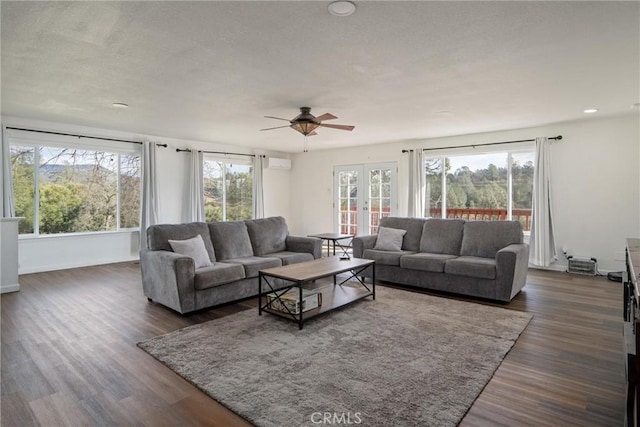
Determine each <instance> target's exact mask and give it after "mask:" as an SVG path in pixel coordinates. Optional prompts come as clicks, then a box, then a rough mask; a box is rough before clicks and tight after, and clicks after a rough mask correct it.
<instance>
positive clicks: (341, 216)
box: [333, 163, 398, 235]
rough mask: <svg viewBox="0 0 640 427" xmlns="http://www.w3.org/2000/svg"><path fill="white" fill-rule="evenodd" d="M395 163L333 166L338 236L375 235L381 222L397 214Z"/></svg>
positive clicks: (396, 170) (335, 218)
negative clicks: (339, 234) (382, 219)
mask: <svg viewBox="0 0 640 427" xmlns="http://www.w3.org/2000/svg"><path fill="white" fill-rule="evenodd" d="M397 172H398V168H397V165H396V163H375V164H364V165H347V166H335V167H334V168H333V189H334V190H333V194H334V202H333V206H334V223H335V230H336V232H337V233H341V234H352V235H366V234H376V233H377V232H378V224H379V223H380V218H383V217H386V216H391V215H395V214H396V209H397V207H398V200H397V195H396V193H397V191H396V187H397V184H396V177H397Z"/></svg>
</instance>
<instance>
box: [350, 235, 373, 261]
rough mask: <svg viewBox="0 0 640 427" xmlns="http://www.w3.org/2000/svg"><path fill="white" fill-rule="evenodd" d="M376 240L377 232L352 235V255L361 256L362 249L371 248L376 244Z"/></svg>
mask: <svg viewBox="0 0 640 427" xmlns="http://www.w3.org/2000/svg"><path fill="white" fill-rule="evenodd" d="M376 240H378V235H377V234H370V235H368V236H356V237H354V238H353V240H352V241H351V245H352V246H353V257H354V258H362V253H363V252H364V250H365V249H373V247H374V246H375V245H376Z"/></svg>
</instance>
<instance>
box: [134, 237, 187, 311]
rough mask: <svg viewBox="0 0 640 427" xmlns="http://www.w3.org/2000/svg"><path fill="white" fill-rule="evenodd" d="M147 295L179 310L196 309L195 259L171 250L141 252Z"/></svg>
mask: <svg viewBox="0 0 640 427" xmlns="http://www.w3.org/2000/svg"><path fill="white" fill-rule="evenodd" d="M140 271H141V272H142V289H143V292H144V295H145V296H146V297H147V298H150V299H152V300H153V301H156V302H159V303H160V304H162V305H165V306H167V307H169V308H172V309H174V310H176V311H178V312H180V313H183V314H184V313H187V312H190V311H193V310H195V309H196V296H195V286H194V278H195V264H194V261H193V258H190V257H187V256H184V255H181V254H177V253H174V252H170V251H153V250H149V249H143V250H142V251H140Z"/></svg>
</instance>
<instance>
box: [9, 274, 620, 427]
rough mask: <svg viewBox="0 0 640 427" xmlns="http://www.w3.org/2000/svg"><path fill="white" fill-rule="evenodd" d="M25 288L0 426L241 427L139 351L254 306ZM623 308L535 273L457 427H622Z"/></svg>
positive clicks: (19, 297)
mask: <svg viewBox="0 0 640 427" xmlns="http://www.w3.org/2000/svg"><path fill="white" fill-rule="evenodd" d="M20 285H21V290H20V292H18V293H13V294H3V295H2V296H1V297H0V299H1V310H2V312H1V343H2V361H1V363H2V372H1V373H2V377H1V397H2V408H1V409H2V411H1V413H0V417H1V421H2V425H3V426H33V425H41V426H80V425H97V426H108V425H145V426H165V425H167V426H178V425H179V426H204V425H207V426H243V425H248V423H247V422H246V421H244V420H243V419H241V418H240V417H238V416H236V415H235V414H233V413H232V412H230V411H228V410H227V409H226V408H224V407H222V406H221V405H219V404H218V403H216V402H215V401H214V400H212V399H210V398H209V397H207V396H206V395H205V394H204V393H202V392H200V391H199V390H198V389H197V388H195V387H194V386H192V385H190V384H189V383H187V382H186V381H185V380H183V379H182V378H180V377H179V376H178V375H176V374H174V373H173V372H172V371H171V370H169V369H168V368H166V367H165V366H163V365H162V364H161V363H159V362H157V361H156V360H155V359H153V358H152V357H151V356H149V355H148V354H146V353H145V352H143V351H142V350H140V349H138V348H137V347H136V343H137V342H139V341H142V340H144V339H147V338H150V337H153V336H156V335H160V334H164V333H167V332H171V331H174V330H176V329H179V328H182V327H185V326H188V325H192V324H195V323H200V322H205V321H207V320H211V319H215V318H219V317H223V316H226V315H229V314H232V313H235V312H238V311H241V310H246V309H250V308H254V307H255V305H256V301H255V300H250V301H246V302H242V303H238V304H232V305H228V306H224V307H221V308H217V309H211V310H206V311H203V312H200V313H196V314H193V315H189V316H180V315H179V314H176V313H175V312H172V311H170V310H168V309H165V308H163V307H162V306H159V305H157V304H152V303H148V302H147V300H146V298H144V297H143V295H142V290H141V284H140V270H139V266H138V265H137V264H135V263H121V264H112V265H106V266H96V267H87V268H78V269H72V270H63V271H56V272H48V273H38V274H28V275H23V276H20ZM621 301H622V286H621V284H620V283H615V282H610V281H607V280H606V279H603V278H601V277H584V276H575V275H569V274H566V273H556V272H546V271H539V270H530V272H529V277H528V283H527V286H526V287H525V288H524V290H523V292H521V293H520V294H519V295H518V296H517V297H516V298H515V299H514V301H512V302H511V303H510V304H507V305H503V307H506V308H509V309H513V310H524V311H528V312H530V313H533V314H534V318H533V320H532V322H531V323H530V324H529V326H528V327H527V329H526V330H525V331H524V333H523V334H522V335H521V337H520V339H519V340H518V341H517V343H516V344H515V346H514V348H513V349H512V350H511V352H510V353H509V354H508V355H507V357H506V359H505V360H504V362H503V363H502V365H501V366H500V368H499V369H498V370H497V372H496V374H495V376H494V377H493V379H492V380H491V381H490V383H489V384H488V385H487V387H486V388H485V389H484V391H483V392H482V394H481V395H480V397H479V398H478V399H477V400H476V402H475V403H474V405H473V407H472V408H471V409H470V411H469V412H468V413H467V415H466V417H465V418H464V419H463V421H462V423H461V425H462V426H498V425H504V426H527V425H531V426H534V425H535V426H543V425H549V426H557V425H565V426H568V425H575V426H589V425H591V426H621V425H622V424H623V414H624V402H625V393H624V361H623V356H622V308H621V307H622V304H621ZM476 302H477V301H476ZM390 425H391V424H390Z"/></svg>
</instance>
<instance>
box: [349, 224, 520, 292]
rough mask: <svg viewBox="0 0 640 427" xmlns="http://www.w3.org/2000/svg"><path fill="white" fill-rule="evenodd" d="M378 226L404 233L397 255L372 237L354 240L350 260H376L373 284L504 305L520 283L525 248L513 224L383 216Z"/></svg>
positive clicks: (516, 290) (375, 237)
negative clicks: (403, 286) (457, 295)
mask: <svg viewBox="0 0 640 427" xmlns="http://www.w3.org/2000/svg"><path fill="white" fill-rule="evenodd" d="M380 227H388V228H396V229H402V230H406V234H405V235H404V237H403V239H402V247H401V250H399V251H393V250H392V251H389V250H379V249H375V246H376V240H377V235H369V236H359V237H355V238H354V239H353V255H354V257H356V258H367V259H373V260H375V261H376V280H383V281H388V282H392V283H398V284H403V285H411V286H415V287H420V288H425V289H431V290H437V291H446V292H452V293H456V294H462V295H468V296H474V297H481V298H487V299H491V300H496V301H503V302H508V301H511V299H512V298H513V297H514V296H516V294H517V293H518V292H520V290H521V289H522V288H523V286H524V285H525V282H526V278H527V268H528V264H529V245H527V244H525V243H523V233H522V225H521V224H520V223H519V222H518V221H465V220H461V219H439V218H430V219H422V218H399V217H388V218H382V219H381V221H380ZM365 277H366V274H365Z"/></svg>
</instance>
